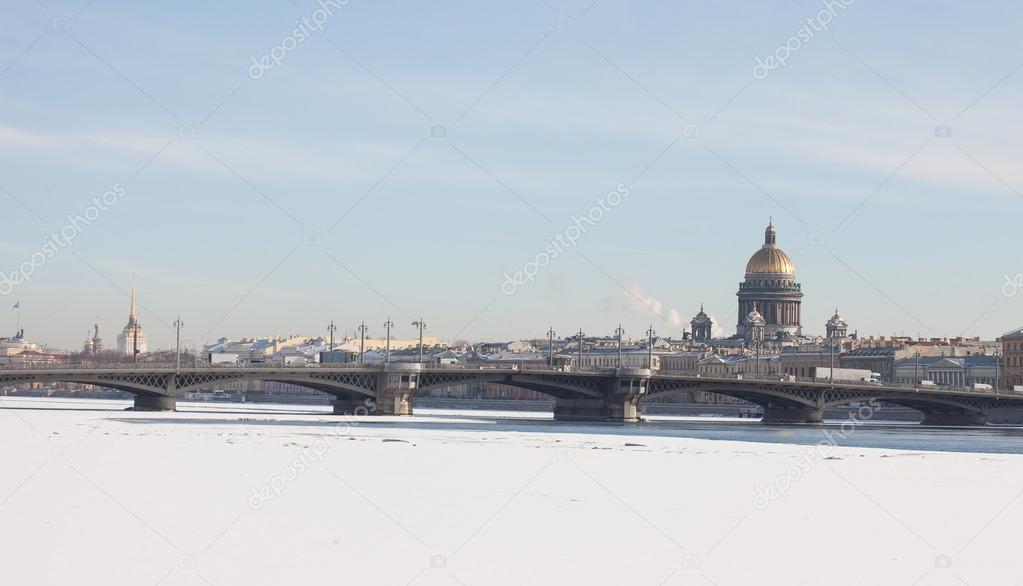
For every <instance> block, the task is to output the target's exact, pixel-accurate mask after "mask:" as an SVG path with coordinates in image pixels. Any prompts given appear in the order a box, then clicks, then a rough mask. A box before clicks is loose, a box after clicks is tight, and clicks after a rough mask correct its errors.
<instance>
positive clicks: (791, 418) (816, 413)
mask: <svg viewBox="0 0 1023 586" xmlns="http://www.w3.org/2000/svg"><path fill="white" fill-rule="evenodd" d="M822 421H824V409H817V408H815V407H802V406H801V407H795V406H793V407H788V406H785V407H764V418H763V419H761V420H760V422H761V423H821V422H822Z"/></svg>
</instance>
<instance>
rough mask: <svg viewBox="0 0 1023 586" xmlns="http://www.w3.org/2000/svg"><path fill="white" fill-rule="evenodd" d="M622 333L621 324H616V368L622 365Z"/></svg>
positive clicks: (623, 331)
mask: <svg viewBox="0 0 1023 586" xmlns="http://www.w3.org/2000/svg"><path fill="white" fill-rule="evenodd" d="M624 333H625V330H623V329H622V324H618V329H616V330H615V335H616V336H618V368H621V367H622V334H624Z"/></svg>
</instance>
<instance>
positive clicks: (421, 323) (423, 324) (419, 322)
mask: <svg viewBox="0 0 1023 586" xmlns="http://www.w3.org/2000/svg"><path fill="white" fill-rule="evenodd" d="M412 325H413V326H415V327H417V328H419V364H422V363H423V328H425V327H426V322H425V321H423V318H422V317H420V318H419V319H418V320H417V321H414V322H412Z"/></svg>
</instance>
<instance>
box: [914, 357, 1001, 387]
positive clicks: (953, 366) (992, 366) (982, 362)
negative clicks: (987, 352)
mask: <svg viewBox="0 0 1023 586" xmlns="http://www.w3.org/2000/svg"><path fill="white" fill-rule="evenodd" d="M998 371H999V364H998V357H997V356H982V355H971V356H958V357H955V356H909V357H906V358H902V359H900V360H898V361H896V363H895V382H896V383H903V384H919V383H920V381H921V380H929V381H934V384H936V385H945V386H951V387H972V386H973V385H991V386H992V387H994V386H995V385H996V384H997V383H998V374H999V373H998Z"/></svg>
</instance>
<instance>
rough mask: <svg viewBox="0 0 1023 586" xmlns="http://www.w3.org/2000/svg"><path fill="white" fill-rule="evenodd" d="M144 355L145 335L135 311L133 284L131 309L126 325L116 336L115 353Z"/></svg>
mask: <svg viewBox="0 0 1023 586" xmlns="http://www.w3.org/2000/svg"><path fill="white" fill-rule="evenodd" d="M136 350H137V351H138V353H139V354H145V353H146V350H147V345H146V333H145V332H144V331H143V330H142V324H141V323H139V319H138V315H137V312H136V310H135V284H134V283H133V284H132V286H131V309H130V310H129V311H128V323H127V324H126V325H125V326H124V329H123V330H121V333H120V335H118V336H117V353H118V354H127V355H129V356H131V355H134V354H135V351H136Z"/></svg>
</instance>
